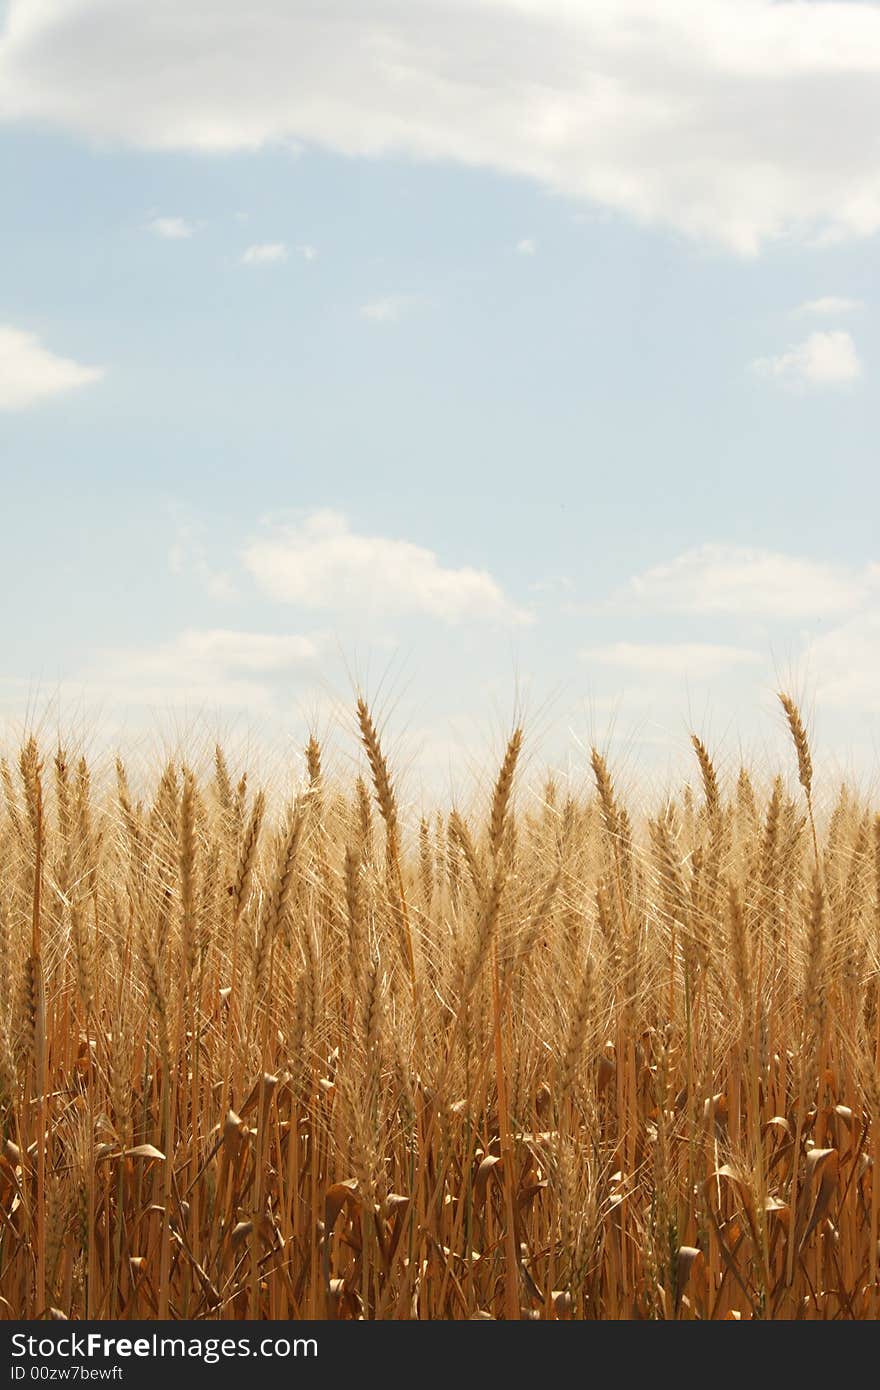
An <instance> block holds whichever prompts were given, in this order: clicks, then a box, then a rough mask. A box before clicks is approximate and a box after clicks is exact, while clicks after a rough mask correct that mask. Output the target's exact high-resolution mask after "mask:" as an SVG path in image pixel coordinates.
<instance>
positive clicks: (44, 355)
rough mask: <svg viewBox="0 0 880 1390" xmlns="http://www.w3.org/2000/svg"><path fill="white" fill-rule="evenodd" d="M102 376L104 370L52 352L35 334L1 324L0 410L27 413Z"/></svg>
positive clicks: (98, 379)
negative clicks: (43, 402) (28, 409)
mask: <svg viewBox="0 0 880 1390" xmlns="http://www.w3.org/2000/svg"><path fill="white" fill-rule="evenodd" d="M103 375H104V369H103V367H85V366H83V365H82V364H81V363H79V362H74V361H72V360H71V359H70V358H69V357H59V356H57V355H56V354H55V353H53V352H50V351H49V349H48V348H46V347H44V346H43V344H42V343H41V342H40V340H39V338H38V337H37V335H36V334H35V333H26V332H24V331H23V330H22V329H20V328H13V327H12V326H11V325H9V324H0V410H26V409H27V408H28V407H29V406H33V405H38V404H39V403H41V402H42V401H46V400H49V399H51V397H53V396H59V395H64V394H65V393H66V392H68V391H73V390H76V388H77V387H80V386H89V385H90V384H91V383H92V382H96V381H100V380H101V378H102V376H103Z"/></svg>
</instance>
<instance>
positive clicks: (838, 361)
mask: <svg viewBox="0 0 880 1390" xmlns="http://www.w3.org/2000/svg"><path fill="white" fill-rule="evenodd" d="M752 368H753V370H754V371H755V372H757V373H758V375H759V376H763V377H768V378H770V379H771V380H774V381H778V382H780V383H781V384H782V385H783V386H794V387H797V388H799V389H803V388H806V387H813V388H818V387H827V386H848V385H850V384H851V383H852V382H854V381H858V380H859V378H860V377H861V375H862V363H861V360H860V358H859V354H858V352H857V351H856V345H855V343H854V342H853V340H852V337H851V335H850V334H849V333H845V332H844V331H843V329H839V328H838V329H833V330H831V331H830V332H828V333H811V334H810V336H809V337H808V338H806V339H805V340H804V341H803V342H802V343H796V344H795V345H794V346H793V347H790V348H788V349H787V350H786V351H785V352H781V353H779V354H778V355H777V356H775V357H759V358H757V359H756V360H755V361H754V362H753V363H752Z"/></svg>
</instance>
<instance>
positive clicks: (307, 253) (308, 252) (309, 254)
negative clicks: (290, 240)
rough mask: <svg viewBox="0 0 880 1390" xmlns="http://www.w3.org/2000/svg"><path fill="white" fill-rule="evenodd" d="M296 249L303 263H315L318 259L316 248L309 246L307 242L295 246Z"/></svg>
mask: <svg viewBox="0 0 880 1390" xmlns="http://www.w3.org/2000/svg"><path fill="white" fill-rule="evenodd" d="M296 249H297V251H298V253H299V254H300V255H301V256H302V258H303V260H304V261H315V260H317V259H318V248H317V246H310V245H309V243H308V242H303V243H302V245H300V246H297V248H296Z"/></svg>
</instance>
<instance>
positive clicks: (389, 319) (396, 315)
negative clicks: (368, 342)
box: [361, 294, 416, 324]
mask: <svg viewBox="0 0 880 1390" xmlns="http://www.w3.org/2000/svg"><path fill="white" fill-rule="evenodd" d="M415 302H416V301H415V299H414V298H413V296H412V295H407V294H389V295H387V296H386V297H385V298H384V299H373V300H371V301H370V302H369V304H362V305H361V317H362V318H365V319H369V321H370V322H371V323H385V324H389V323H400V321H401V319H402V318H404V316H405V315H406V314H408V313H409V311H410V309H411V308H412V307H413V305H414V304H415Z"/></svg>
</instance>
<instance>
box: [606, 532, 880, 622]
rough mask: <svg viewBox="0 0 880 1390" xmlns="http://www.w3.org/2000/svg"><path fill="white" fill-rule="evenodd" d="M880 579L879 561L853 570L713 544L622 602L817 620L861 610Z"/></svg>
mask: <svg viewBox="0 0 880 1390" xmlns="http://www.w3.org/2000/svg"><path fill="white" fill-rule="evenodd" d="M878 582H880V567H878V566H869V567H868V568H867V569H865V570H852V569H847V568H845V567H843V566H840V565H825V564H821V563H819V562H817V561H815V560H805V559H802V558H800V557H798V556H795V555H785V554H780V553H779V552H777V551H772V550H757V549H749V548H747V547H742V546H731V545H715V544H707V545H701V546H697V547H696V548H694V549H693V550H688V551H685V553H684V554H682V555H679V556H677V557H676V559H674V560H671V561H670V562H669V563H667V564H663V565H655V566H654V567H653V568H651V569H649V570H646V571H645V573H644V574H640V575H637V576H636V577H635V578H633V579H631V580H630V581H629V583H628V584H627V585H626V587H625V588H624V590H623V591H622V592H621V593H620V594H619V595H618V597H617V600H616V602H617V603H623V604H624V605H634V606H636V607H638V608H643V609H652V610H663V611H667V612H677V613H727V614H738V615H743V616H759V617H762V618H782V619H791V618H811V617H812V618H817V617H824V616H827V615H828V614H832V613H846V612H848V611H849V612H851V611H853V610H854V609H856V608H858V606H859V605H860V604H861V603H862V602H863V601H864V600H865V598H866V596H867V595H869V594H870V593H871V592H872V591H874V590H875V589H876V587H877V585H878Z"/></svg>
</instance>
